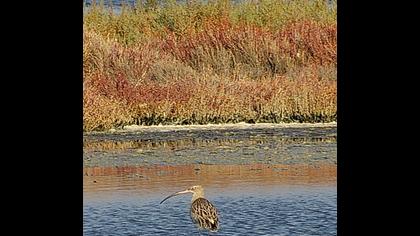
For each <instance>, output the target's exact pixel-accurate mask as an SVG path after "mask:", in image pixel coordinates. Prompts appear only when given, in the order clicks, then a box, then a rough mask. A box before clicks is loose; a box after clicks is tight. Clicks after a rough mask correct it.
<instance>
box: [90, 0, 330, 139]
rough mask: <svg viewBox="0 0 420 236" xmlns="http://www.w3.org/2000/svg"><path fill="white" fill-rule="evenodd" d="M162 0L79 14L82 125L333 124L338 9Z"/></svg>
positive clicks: (296, 3) (282, 3)
mask: <svg viewBox="0 0 420 236" xmlns="http://www.w3.org/2000/svg"><path fill="white" fill-rule="evenodd" d="M161 3H162V4H153V2H150V1H149V2H146V3H145V4H139V5H138V6H137V7H136V8H127V9H123V10H122V12H121V13H119V14H115V13H113V12H110V11H108V10H107V9H106V8H104V7H100V6H95V7H92V8H90V9H89V10H88V11H87V12H86V13H85V15H84V29H83V72H84V85H85V86H84V87H85V89H84V96H83V99H84V101H83V113H84V117H83V119H84V130H85V131H92V130H105V129H110V128H116V127H121V126H124V125H129V124H141V125H152V124H207V123H235V122H242V121H246V122H329V121H335V120H336V101H337V99H336V58H337V53H336V45H337V36H336V21H335V19H336V11H335V8H333V9H329V8H328V7H327V6H326V5H325V2H324V1H272V0H264V1H258V2H246V1H244V2H242V3H238V4H232V3H230V2H229V1H210V2H209V3H207V4H204V3H198V2H191V3H190V4H177V3H174V2H173V1H164V2H161ZM268 9H271V10H272V11H268Z"/></svg>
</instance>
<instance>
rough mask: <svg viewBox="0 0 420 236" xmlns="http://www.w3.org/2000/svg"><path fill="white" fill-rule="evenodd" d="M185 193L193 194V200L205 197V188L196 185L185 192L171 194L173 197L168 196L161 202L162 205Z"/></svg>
mask: <svg viewBox="0 0 420 236" xmlns="http://www.w3.org/2000/svg"><path fill="white" fill-rule="evenodd" d="M185 193H192V194H193V198H196V197H199V196H200V197H202V196H204V190H203V187H202V186H201V185H194V186H191V187H189V188H187V189H185V190H183V191H180V192H176V193H174V194H171V195H169V196H167V197H166V198H165V199H163V200H162V201H161V202H160V204H162V203H163V202H164V201H166V200H167V199H169V198H171V197H175V196H177V195H180V194H185Z"/></svg>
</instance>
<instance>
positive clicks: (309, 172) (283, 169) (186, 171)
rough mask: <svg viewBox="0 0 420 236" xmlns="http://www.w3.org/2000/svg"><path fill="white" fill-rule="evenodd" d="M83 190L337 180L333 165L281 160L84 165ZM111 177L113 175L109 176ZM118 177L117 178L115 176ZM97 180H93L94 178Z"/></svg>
mask: <svg viewBox="0 0 420 236" xmlns="http://www.w3.org/2000/svg"><path fill="white" fill-rule="evenodd" d="M83 172H84V183H83V187H84V191H95V190H97V189H100V188H103V187H104V186H107V187H108V188H109V187H110V186H112V185H116V186H120V185H121V183H123V182H125V183H126V184H130V181H131V183H133V182H134V183H135V184H136V185H137V186H141V187H142V188H145V187H147V188H150V187H152V186H156V187H160V188H163V187H165V186H171V185H173V184H176V183H183V182H185V181H195V182H199V183H200V184H202V185H205V186H211V185H220V186H224V187H228V186H229V185H235V184H238V183H241V182H242V183H248V184H249V183H251V184H254V185H255V184H258V185H261V184H273V183H277V184H279V183H280V184H281V183H282V184H291V183H299V184H302V183H303V184H305V183H306V184H313V183H331V182H335V181H336V177H337V166H336V165H331V164H327V165H318V166H308V165H283V164H246V165H200V164H195V165H193V164H188V165H176V166H162V165H154V166H140V167H133V166H128V167H92V168H84V169H83ZM111 177H113V178H111ZM115 177H119V178H115ZM94 180H95V181H97V182H93V181H94Z"/></svg>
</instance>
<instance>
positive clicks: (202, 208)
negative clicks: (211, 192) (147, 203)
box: [160, 185, 219, 232]
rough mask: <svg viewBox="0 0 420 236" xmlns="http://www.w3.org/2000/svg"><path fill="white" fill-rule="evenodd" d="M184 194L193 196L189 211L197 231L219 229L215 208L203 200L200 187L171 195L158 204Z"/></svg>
mask: <svg viewBox="0 0 420 236" xmlns="http://www.w3.org/2000/svg"><path fill="white" fill-rule="evenodd" d="M184 193H192V194H193V196H192V199H191V209H190V216H191V220H192V221H193V223H194V224H196V225H197V227H198V228H199V229H204V230H209V231H210V232H216V231H217V230H218V229H219V218H218V216H217V210H216V207H214V205H213V204H211V202H209V201H208V200H207V199H205V198H204V190H203V187H201V186H200V185H196V186H192V187H189V188H187V189H186V190H184V191H180V192H177V193H174V194H171V195H169V196H168V197H166V198H165V199H163V200H162V201H161V202H160V204H162V203H163V202H164V201H166V200H167V199H168V198H171V197H174V196H176V195H179V194H184Z"/></svg>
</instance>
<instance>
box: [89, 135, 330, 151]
mask: <svg viewBox="0 0 420 236" xmlns="http://www.w3.org/2000/svg"><path fill="white" fill-rule="evenodd" d="M336 141H337V138H336V137H314V138H309V137H298V138H281V137H279V138H276V139H275V142H276V143H277V144H308V143H333V142H336ZM267 142H274V140H272V139H266V138H262V137H260V138H257V139H249V140H247V141H243V140H237V139H221V140H219V139H218V140H203V139H181V140H168V141H152V140H131V141H111V140H107V141H99V142H98V141H85V142H84V143H83V149H84V150H85V151H110V150H126V149H155V148H159V149H167V150H175V149H180V148H186V147H188V148H191V147H197V146H206V147H217V148H229V146H231V145H236V144H241V145H248V146H255V145H257V144H264V143H267Z"/></svg>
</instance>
